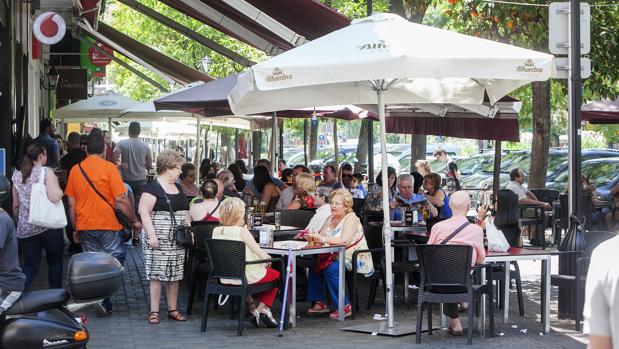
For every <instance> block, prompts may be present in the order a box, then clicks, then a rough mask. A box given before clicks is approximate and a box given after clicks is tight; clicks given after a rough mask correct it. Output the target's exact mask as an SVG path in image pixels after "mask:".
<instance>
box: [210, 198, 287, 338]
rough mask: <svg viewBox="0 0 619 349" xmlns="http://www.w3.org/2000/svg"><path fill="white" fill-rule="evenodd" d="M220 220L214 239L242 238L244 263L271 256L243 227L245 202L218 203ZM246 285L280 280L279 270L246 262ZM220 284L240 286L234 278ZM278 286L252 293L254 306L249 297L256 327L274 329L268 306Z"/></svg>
mask: <svg viewBox="0 0 619 349" xmlns="http://www.w3.org/2000/svg"><path fill="white" fill-rule="evenodd" d="M219 214H220V218H219V223H220V224H221V226H219V227H217V228H215V229H214V230H213V239H218V240H233V241H242V242H243V243H245V259H246V261H247V262H252V261H257V260H264V259H270V258H271V257H270V256H269V255H268V254H267V253H266V252H264V251H262V249H260V246H258V244H257V243H256V240H255V239H254V237H253V236H252V235H251V233H250V232H249V230H247V228H246V227H245V203H244V202H243V200H241V199H239V198H227V199H225V200H224V201H223V202H222V203H221V205H220V206H219ZM245 276H246V278H247V283H248V284H264V283H267V282H272V281H275V280H277V279H279V272H278V271H277V270H275V269H273V268H271V267H270V263H269V264H265V263H260V264H248V265H247V266H246V267H245ZM220 281H221V282H222V283H223V284H230V285H240V284H241V281H240V280H236V279H221V280H220ZM277 290H278V289H277V288H273V289H270V290H267V291H264V292H260V293H257V294H255V295H254V296H255V297H256V299H258V301H259V303H258V305H257V306H256V305H255V304H254V302H253V299H252V297H251V296H250V297H248V298H247V300H248V303H249V307H248V309H249V312H250V313H251V315H252V317H251V322H252V323H253V324H254V325H255V326H256V327H260V326H261V325H264V326H265V327H269V328H275V327H277V321H276V320H275V319H274V318H273V314H272V313H271V306H272V305H273V301H274V300H275V296H277Z"/></svg>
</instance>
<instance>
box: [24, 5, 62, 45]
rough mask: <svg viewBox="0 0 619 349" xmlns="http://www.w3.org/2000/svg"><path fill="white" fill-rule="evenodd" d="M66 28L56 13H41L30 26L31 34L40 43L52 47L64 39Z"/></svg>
mask: <svg viewBox="0 0 619 349" xmlns="http://www.w3.org/2000/svg"><path fill="white" fill-rule="evenodd" d="M66 31H67V26H66V24H65V22H64V19H62V16H60V15H59V14H57V13H56V12H43V13H41V14H40V15H39V16H38V17H37V18H36V19H35V20H34V23H33V24H32V33H33V34H34V36H35V37H36V38H37V40H39V41H40V42H41V43H43V44H46V45H53V44H55V43H57V42H59V41H60V40H62V38H63V37H64V34H65V32H66Z"/></svg>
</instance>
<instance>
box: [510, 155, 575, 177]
mask: <svg viewBox="0 0 619 349" xmlns="http://www.w3.org/2000/svg"><path fill="white" fill-rule="evenodd" d="M565 160H567V154H566V153H550V154H548V168H547V169H546V176H549V175H551V174H552V173H553V172H554V171H556V170H557V169H558V168H559V166H561V164H563V163H564V162H565ZM514 168H521V169H523V170H524V171H525V172H526V173H528V172H529V171H530V169H531V156H529V155H527V156H525V157H524V158H522V159H520V161H518V162H517V163H516V164H513V165H512V166H511V167H510V168H509V169H508V170H507V171H506V172H509V171H511V170H513V169H514ZM502 169H503V166H501V170H502ZM501 172H503V171H501Z"/></svg>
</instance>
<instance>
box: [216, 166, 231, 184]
mask: <svg viewBox="0 0 619 349" xmlns="http://www.w3.org/2000/svg"><path fill="white" fill-rule="evenodd" d="M217 178H219V179H220V180H221V181H222V182H223V183H224V188H231V187H232V186H234V175H233V174H232V172H231V171H228V170H223V171H221V172H219V174H218V175H217Z"/></svg>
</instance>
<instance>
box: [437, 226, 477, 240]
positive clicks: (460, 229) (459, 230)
mask: <svg viewBox="0 0 619 349" xmlns="http://www.w3.org/2000/svg"><path fill="white" fill-rule="evenodd" d="M469 224H471V223H470V222H466V223H464V224H462V225H461V226H460V227H459V228H458V229H456V231H454V232H453V233H451V235H449V236H448V237H447V238H446V239H445V240H443V241H442V242H441V243H440V244H441V245H445V244H447V243H448V242H449V240H451V239H453V238H454V236H456V235H458V233H459V232H461V231H462V229H464V228H466V227H467V226H468V225H469Z"/></svg>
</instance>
